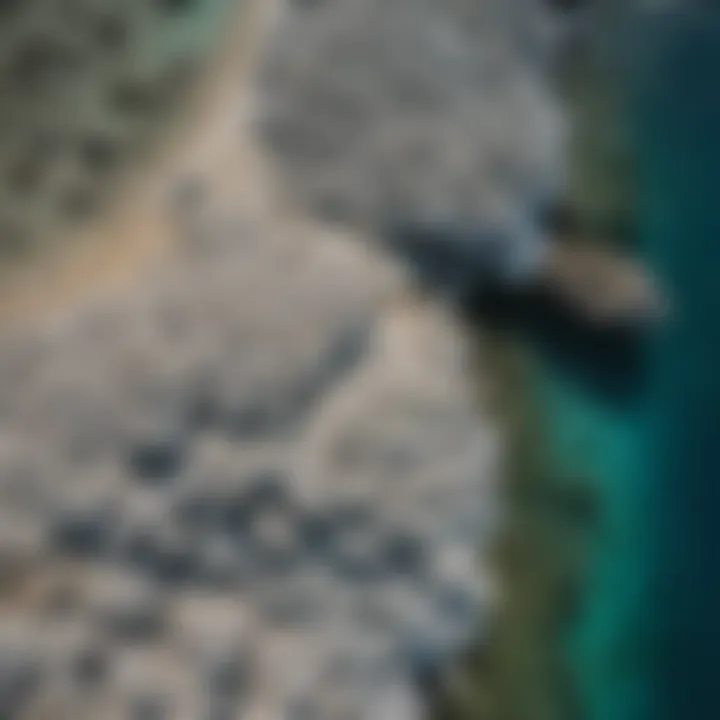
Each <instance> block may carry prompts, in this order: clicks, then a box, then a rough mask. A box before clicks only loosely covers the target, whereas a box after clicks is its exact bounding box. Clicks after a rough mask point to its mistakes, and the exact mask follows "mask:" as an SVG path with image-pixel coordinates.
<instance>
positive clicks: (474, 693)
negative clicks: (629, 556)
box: [436, 333, 599, 720]
mask: <svg viewBox="0 0 720 720" xmlns="http://www.w3.org/2000/svg"><path fill="white" fill-rule="evenodd" d="M480 344H481V349H482V352H483V360H484V371H485V372H487V371H488V369H489V370H490V371H492V372H493V373H494V376H495V377H496V378H497V380H498V382H497V387H498V392H497V396H496V403H497V410H498V415H499V418H500V420H501V422H502V423H503V425H504V426H505V427H506V428H507V430H508V432H509V439H510V447H509V452H508V457H509V467H508V468H507V477H506V486H505V497H506V502H507V505H508V509H509V522H508V524H507V526H506V527H505V529H504V532H503V533H502V535H501V537H500V538H498V541H497V545H496V547H495V548H494V551H493V552H492V553H491V562H492V564H493V566H494V569H495V571H496V572H497V573H498V576H499V578H500V581H501V584H502V586H503V592H504V595H503V601H502V605H501V607H500V608H499V610H498V613H499V614H498V616H497V617H496V618H495V621H494V623H493V626H492V628H491V629H490V635H489V637H485V639H484V641H483V642H482V644H479V645H478V647H477V648H475V650H474V651H473V652H471V654H470V656H469V657H468V658H467V660H466V662H465V664H464V665H463V667H462V668H460V669H459V670H458V671H457V672H456V673H455V674H454V675H453V676H452V677H451V678H450V680H449V682H448V683H447V687H446V692H445V693H444V695H443V697H441V698H440V699H439V701H438V708H437V715H436V717H437V718H440V719H441V720H464V719H466V718H480V719H481V720H566V719H569V720H575V718H577V717H578V711H577V709H576V707H575V699H574V697H573V692H572V682H571V680H570V677H569V675H568V672H567V668H566V666H565V660H564V656H563V648H562V638H563V628H564V626H565V624H566V623H567V622H568V621H569V620H570V619H571V618H572V614H573V611H574V609H575V607H576V603H577V600H578V599H579V595H578V593H579V590H580V588H581V587H582V572H583V567H584V566H585V553H586V550H587V548H588V543H589V541H590V540H591V538H592V534H593V533H592V531H593V529H594V528H595V525H596V523H597V522H598V520H599V518H598V508H597V506H596V502H595V498H594V496H593V494H592V491H591V490H590V486H589V483H586V482H583V481H582V479H577V478H563V477H560V476H558V474H557V473H554V474H553V472H552V470H551V466H550V463H549V461H548V458H547V457H545V454H544V452H543V447H544V442H543V433H542V427H541V424H540V422H539V415H538V412H537V408H536V407H535V406H534V404H533V403H532V402H531V400H530V398H531V396H532V395H531V390H530V388H529V387H528V386H527V374H526V368H525V361H524V359H523V356H522V353H521V352H520V349H519V347H518V346H517V345H516V344H515V343H514V342H513V341H511V340H509V339H507V338H505V337H502V336H501V335H498V334H493V335H490V334H489V333H483V337H482V339H481V343H480ZM488 365H489V367H488Z"/></svg>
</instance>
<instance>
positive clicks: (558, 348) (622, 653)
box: [533, 11, 720, 720]
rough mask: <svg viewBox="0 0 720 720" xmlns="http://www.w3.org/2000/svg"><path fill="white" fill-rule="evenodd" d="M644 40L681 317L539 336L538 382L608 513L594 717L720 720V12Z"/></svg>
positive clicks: (580, 628)
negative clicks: (638, 328) (631, 336)
mask: <svg viewBox="0 0 720 720" xmlns="http://www.w3.org/2000/svg"><path fill="white" fill-rule="evenodd" d="M636 32H638V33H640V34H639V35H637V39H638V47H637V53H638V56H637V57H638V68H637V69H638V70H640V72H638V73H637V74H636V77H635V79H636V80H637V83H636V84H635V85H634V86H633V91H634V103H635V118H636V129H637V143H638V150H639V155H640V194H641V207H640V208H639V210H640V216H641V221H642V228H641V230H642V235H643V243H642V249H643V254H644V257H645V258H646V259H647V261H648V262H649V263H650V264H651V265H652V266H653V267H655V268H656V269H657V271H658V273H659V275H660V277H661V278H662V279H663V280H664V282H665V283H666V285H667V286H668V288H669V289H670V290H671V293H672V299H673V303H674V311H673V315H672V318H671V320H670V321H669V322H668V323H667V325H666V326H665V327H663V329H662V330H661V331H659V332H657V333H655V334H653V335H652V336H650V337H647V338H643V339H641V340H640V341H639V343H637V344H636V343H633V342H630V343H629V344H628V343H627V342H626V341H623V340H622V338H620V339H618V338H614V339H613V338H610V339H608V338H605V340H602V339H601V340H597V339H592V338H590V339H588V338H578V337H574V338H570V342H568V337H564V338H561V339H560V341H556V342H550V343H548V341H547V335H545V336H543V338H541V340H540V341H538V342H535V343H533V348H534V351H533V352H534V354H535V358H536V361H535V363H534V374H535V378H534V380H535V382H534V385H535V387H536V388H537V392H538V394H539V397H540V401H541V404H542V406H543V407H544V410H545V416H546V419H547V426H548V430H549V433H550V438H551V440H550V444H551V447H552V449H553V450H554V457H555V460H556V464H557V466H558V468H563V469H566V470H568V471H569V472H574V471H576V470H577V471H581V472H582V473H584V474H585V475H587V476H589V477H590V478H591V479H592V482H593V483H594V485H595V487H596V488H597V491H598V493H599V496H600V498H601V501H602V509H603V523H602V526H601V532H600V534H599V536H598V538H597V543H596V547H597V552H596V554H595V556H594V557H593V560H592V562H591V563H590V566H589V568H588V572H589V574H588V580H587V585H586V588H585V589H586V598H587V599H586V601H585V603H584V605H583V608H582V612H581V613H580V615H579V617H578V619H577V621H576V622H575V623H574V625H573V626H572V627H571V628H570V630H569V634H568V638H567V647H568V657H569V660H570V665H571V667H572V670H573V673H574V677H575V680H576V683H577V688H578V689H579V692H580V699H581V707H582V709H583V711H584V712H583V714H584V716H585V717H587V718H588V719H589V720H625V719H627V720H630V719H632V720H636V719H637V720H639V719H640V718H642V719H643V720H645V719H646V718H647V719H648V720H650V719H651V720H663V719H664V718H672V720H705V719H707V720H716V719H720V621H719V620H718V617H719V615H720V16H718V12H717V11H705V12H703V13H702V14H700V13H693V14H692V15H684V16H680V15H672V16H667V17H665V18H655V19H654V20H653V21H652V22H649V21H648V22H646V23H645V24H644V25H642V26H638V27H637V29H636ZM556 334H557V333H556ZM556 340H557V338H556ZM628 348H631V350H630V351H628ZM603 352H605V353H606V355H605V356H604V355H603V354H602V353H603ZM593 356H594V361H593Z"/></svg>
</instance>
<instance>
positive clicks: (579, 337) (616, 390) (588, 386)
mask: <svg viewBox="0 0 720 720" xmlns="http://www.w3.org/2000/svg"><path fill="white" fill-rule="evenodd" d="M465 313H466V315H467V317H468V319H469V320H470V321H471V322H472V323H474V324H478V325H479V326H484V327H490V328H492V329H493V330H495V331H498V332H500V333H503V334H510V335H511V336H512V337H514V338H516V339H517V340H519V341H520V342H521V343H522V344H524V345H526V346H527V347H529V348H530V349H531V350H533V351H535V352H536V353H538V355H539V356H540V357H541V359H542V360H544V361H545V363H546V364H547V365H548V366H549V367H550V368H552V369H553V370H554V371H555V372H556V373H558V374H560V375H562V376H563V377H565V378H567V379H568V380H570V381H572V382H573V383H574V384H575V385H576V386H578V388H579V389H580V390H581V391H583V392H585V393H586V394H588V395H590V396H592V397H593V399H594V400H596V401H599V402H602V403H604V404H610V405H613V406H619V407H627V406H628V405H629V404H631V403H633V402H634V401H635V400H636V398H637V397H638V396H639V395H640V394H641V393H642V391H643V387H644V380H645V375H646V373H645V369H646V367H645V366H646V362H645V361H646V352H645V348H646V343H647V336H648V331H647V330H645V329H643V328H641V327H638V326H637V324H628V325H618V324H615V325H611V326H610V325H607V326H597V325H594V324H592V323H589V322H588V320H587V319H586V318H583V317H581V316H580V314H579V313H577V312H574V311H573V309H572V308H571V307H568V306H567V305H565V304H564V303H561V302H560V301H558V300H556V299H555V298H553V297H552V296H551V295H550V294H549V293H547V292H543V291H542V290H532V291H531V290H528V291H526V292H514V293H507V292H503V291H501V290H488V291H484V292H479V293H476V294H475V295H474V296H473V298H472V300H471V301H469V302H468V303H467V305H466V307H465Z"/></svg>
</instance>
